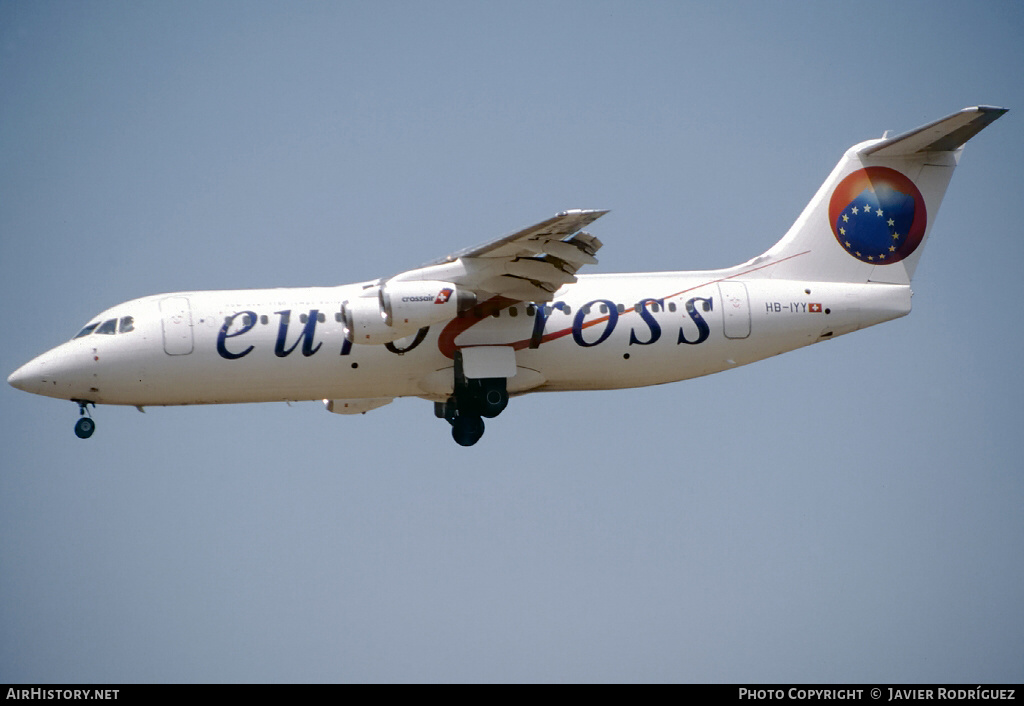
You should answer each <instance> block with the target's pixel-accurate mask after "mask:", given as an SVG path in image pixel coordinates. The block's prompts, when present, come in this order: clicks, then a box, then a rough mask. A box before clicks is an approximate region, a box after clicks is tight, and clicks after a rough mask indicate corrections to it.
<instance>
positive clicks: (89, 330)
mask: <svg viewBox="0 0 1024 706" xmlns="http://www.w3.org/2000/svg"><path fill="white" fill-rule="evenodd" d="M99 325H100V322H99V321H97V322H96V323H94V324H89V325H88V326H86V327H85V328H84V329H82V330H81V331H79V332H78V333H77V334H76V335H75V338H82V337H83V336H88V335H89V334H90V333H92V332H93V331H95V330H96V327H97V326H99Z"/></svg>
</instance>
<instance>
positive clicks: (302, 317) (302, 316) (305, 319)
mask: <svg viewBox="0 0 1024 706" xmlns="http://www.w3.org/2000/svg"><path fill="white" fill-rule="evenodd" d="M299 321H301V322H302V323H306V322H307V321H309V317H308V316H306V315H305V314H299Z"/></svg>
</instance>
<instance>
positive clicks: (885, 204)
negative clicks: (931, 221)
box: [828, 167, 928, 265]
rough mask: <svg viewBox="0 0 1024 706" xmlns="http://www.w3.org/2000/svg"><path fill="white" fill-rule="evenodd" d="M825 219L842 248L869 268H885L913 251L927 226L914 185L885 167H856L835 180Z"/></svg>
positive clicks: (919, 242) (918, 192)
mask: <svg viewBox="0 0 1024 706" xmlns="http://www.w3.org/2000/svg"><path fill="white" fill-rule="evenodd" d="M828 220H829V224H830V225H831V226H832V233H833V234H835V236H836V241H837V242H838V243H839V244H840V245H841V246H842V247H843V249H844V250H846V252H848V253H849V254H850V255H852V256H853V257H855V258H857V259H858V260H861V261H862V262H867V263H870V264H873V265H891V264H893V263H894V262H899V261H900V260H902V259H904V258H905V257H908V256H909V255H910V254H911V253H913V252H914V251H915V250H917V247H918V246H919V245H920V244H921V241H922V240H923V239H924V231H925V225H926V224H927V222H928V219H927V214H926V213H925V207H924V197H923V196H921V192H920V191H918V188H917V186H915V185H914V182H912V181H911V180H910V179H908V178H907V177H906V176H904V175H903V174H900V173H899V172H898V171H896V170H895V169H890V168H888V167H866V168H864V169H858V170H857V171H855V172H853V173H852V174H850V175H849V176H847V177H846V178H845V179H843V180H842V181H841V182H839V186H837V187H836V189H835V191H833V192H832V200H831V201H829V205H828Z"/></svg>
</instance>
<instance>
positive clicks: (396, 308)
mask: <svg viewBox="0 0 1024 706" xmlns="http://www.w3.org/2000/svg"><path fill="white" fill-rule="evenodd" d="M475 304H476V295H475V294H473V293H472V292H466V291H459V289H458V287H457V286H456V285H454V284H452V283H451V282H438V281H434V280H421V281H410V282H389V283H386V284H384V285H383V286H381V287H380V288H379V289H378V290H377V296H375V297H374V296H372V295H371V296H367V297H359V298H357V299H350V300H348V301H346V302H344V303H343V304H342V305H341V320H342V322H343V323H344V326H345V337H346V338H348V340H350V341H352V342H353V343H364V344H380V343H390V342H391V341H397V340H398V339H399V338H404V337H406V336H411V335H412V334H414V333H416V332H417V331H418V330H420V329H421V328H423V327H424V326H430V325H431V324H437V323H441V322H442V321H449V320H450V319H453V318H455V317H456V316H458V315H459V314H460V313H461V312H464V311H467V310H468V309H471V308H472V307H473V306H474V305H475Z"/></svg>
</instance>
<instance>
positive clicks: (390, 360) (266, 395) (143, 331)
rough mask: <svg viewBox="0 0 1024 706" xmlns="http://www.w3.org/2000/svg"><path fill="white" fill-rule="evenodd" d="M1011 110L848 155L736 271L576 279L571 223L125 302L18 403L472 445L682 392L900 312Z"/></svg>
mask: <svg viewBox="0 0 1024 706" xmlns="http://www.w3.org/2000/svg"><path fill="white" fill-rule="evenodd" d="M1005 112H1006V110H1005V109H1002V108H994V107H989V106H978V107H973V108H965V109H964V110H961V111H959V112H957V113H954V114H952V115H949V116H947V117H945V118H942V119H940V120H937V121H935V122H932V123H929V124H927V125H924V126H923V127H920V128H917V129H915V130H911V131H909V132H906V133H903V134H900V135H896V136H894V137H889V136H887V135H886V136H883V137H882V138H879V139H872V140H868V141H866V142H862V143H860V144H857V145H855V146H854V147H852V148H850V149H849V150H848V151H847V152H846V153H845V154H844V155H843V157H842V158H841V159H840V161H839V163H838V164H837V165H836V167H835V169H833V171H832V173H831V174H830V175H829V176H828V178H827V179H826V180H825V182H824V183H823V184H822V186H821V187H820V188H819V189H818V191H817V193H816V194H815V195H814V196H813V198H812V199H811V201H810V203H809V204H808V205H807V206H806V208H805V209H804V210H803V212H802V213H801V214H800V216H799V218H797V220H796V222H795V223H794V224H793V226H792V227H791V228H790V229H789V231H788V232H787V233H786V234H785V235H784V236H783V238H782V239H781V240H780V241H779V242H778V243H776V244H775V245H774V246H773V247H771V248H770V249H769V250H768V251H767V252H765V253H764V254H762V255H760V256H758V257H755V258H753V259H752V260H749V261H748V262H745V263H743V264H740V265H736V266H734V267H728V268H725V269H720V270H709V271H695V272H644V273H634V274H577V273H578V271H579V270H580V269H581V268H583V267H584V266H587V265H595V264H596V263H597V259H596V257H595V255H596V253H597V252H598V250H599V249H600V248H601V241H600V240H599V239H598V238H596V237H595V236H593V235H591V234H589V233H587V232H586V231H585V230H584V229H585V228H587V227H588V226H590V224H592V223H593V222H594V221H596V220H597V219H598V218H600V217H601V216H602V215H604V214H605V213H606V211H603V210H570V211H564V212H562V213H559V214H558V215H556V216H554V217H553V218H549V219H547V220H545V221H543V222H541V223H538V224H536V225H533V226H530V227H529V228H526V229H524V230H520V231H518V232H515V233H512V234H511V235H507V236H505V237H503V238H499V239H497V240H493V241H490V242H487V243H485V244H482V245H479V246H477V247H473V248H469V249H466V250H462V251H459V252H456V253H454V254H452V255H449V256H448V257H445V258H442V259H440V260H437V261H434V262H431V263H428V264H426V265H424V266H422V267H419V268H416V269H413V270H409V271H406V272H402V273H400V274H397V275H394V276H391V277H381V278H378V279H374V280H371V281H366V282H358V283H355V284H347V285H341V286H337V287H310V288H296V289H255V290H235V291H191V292H174V293H168V294H157V295H153V296H147V297H142V298H141V299H133V300H131V301H128V302H125V303H123V304H118V305H117V306H115V307H113V308H111V309H108V310H106V311H104V312H102V313H100V314H99V315H97V316H95V317H93V318H92V319H91V320H90V321H89V322H88V324H87V325H86V326H85V327H84V328H82V329H81V331H79V332H78V334H77V335H75V336H74V337H73V338H72V339H71V340H70V341H67V342H65V343H62V344H61V345H59V346H57V347H56V348H53V349H52V350H50V351H47V352H46V353H43V354H42V355H40V356H39V357H37V358H35V359H34V360H32V361H30V362H28V363H26V364H25V365H23V366H22V367H20V368H19V369H18V370H16V371H15V372H14V373H12V374H11V376H10V377H9V378H8V380H7V381H8V382H9V383H10V384H11V385H13V386H14V387H16V388H18V389H21V390H25V391H27V392H32V393H35V394H39V395H46V396H49V397H56V398H60V399H66V400H71V401H73V402H75V403H76V404H77V405H78V407H79V419H78V421H77V424H76V425H75V433H76V434H77V435H78V436H79V437H81V438H88V437H89V436H91V435H92V433H93V431H94V430H95V423H94V421H93V419H92V415H91V412H90V411H89V408H90V407H93V408H95V406H96V405H97V404H117V405H134V406H136V407H138V408H139V409H140V410H141V409H142V408H143V407H145V406H150V405H190V404H224V403H240V402H271V401H294V400H322V401H323V403H324V405H325V407H326V408H327V410H328V411H330V412H334V413H337V414H358V413H366V412H368V411H370V410H373V409H376V408H378V407H381V406H383V405H386V404H388V403H389V402H391V401H392V400H394V399H395V398H396V397H419V398H422V399H425V400H428V401H431V402H433V403H434V413H435V415H436V416H437V417H438V418H440V419H444V420H446V421H447V423H448V424H450V426H451V434H452V437H453V438H454V440H455V441H456V442H457V443H459V444H460V445H463V446H471V445H473V444H475V443H476V442H477V441H479V440H480V438H481V437H482V435H483V433H484V421H483V420H484V419H485V418H487V419H491V418H494V417H497V416H498V415H499V414H500V413H501V412H502V410H504V409H505V407H506V405H507V404H508V402H509V398H510V396H517V395H522V394H526V393H529V392H541V391H557V390H607V389H615V388H625V387H637V386H643V385H657V384H661V383H668V382H675V381H679V380H685V379H688V378H693V377H697V376H701V375H708V374H711V373H716V372H720V371H723V370H727V369H729V368H733V367H736V366H739V365H745V364H747V363H752V362H754V361H757V360H761V359H764V358H768V357H770V356H774V355H778V354H779V353H784V352H786V351H790V350H794V349H796V348H800V347H803V346H807V345H810V344H812V343H817V342H819V341H826V340H829V339H832V338H835V337H836V336H841V335H843V334H846V333H850V332H852V331H856V330H858V329H861V328H865V327H867V326H873V325H875V324H879V323H882V322H884V321H889V320H891V319H895V318H898V317H901V316H905V315H906V314H908V313H909V312H910V298H911V291H910V282H911V278H912V277H913V275H914V271H915V269H916V267H917V264H918V260H919V259H920V257H921V252H922V249H923V246H924V243H925V241H926V240H927V238H928V235H929V232H930V231H931V227H932V224H933V223H934V220H935V215H936V213H937V211H938V208H939V204H940V202H941V200H942V197H943V195H944V193H945V191H946V187H947V186H948V184H949V180H950V177H951V176H952V173H953V169H954V168H955V167H956V165H957V163H958V161H959V158H960V155H961V153H962V151H963V146H964V144H965V143H966V142H967V141H968V140H969V139H970V138H971V137H973V136H974V135H976V134H977V133H978V132H979V131H981V130H982V129H983V128H984V127H986V126H987V125H988V124H990V123H991V122H993V121H994V120H996V119H997V118H999V117H1000V116H1001V115H1002V114H1003V113H1005Z"/></svg>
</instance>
